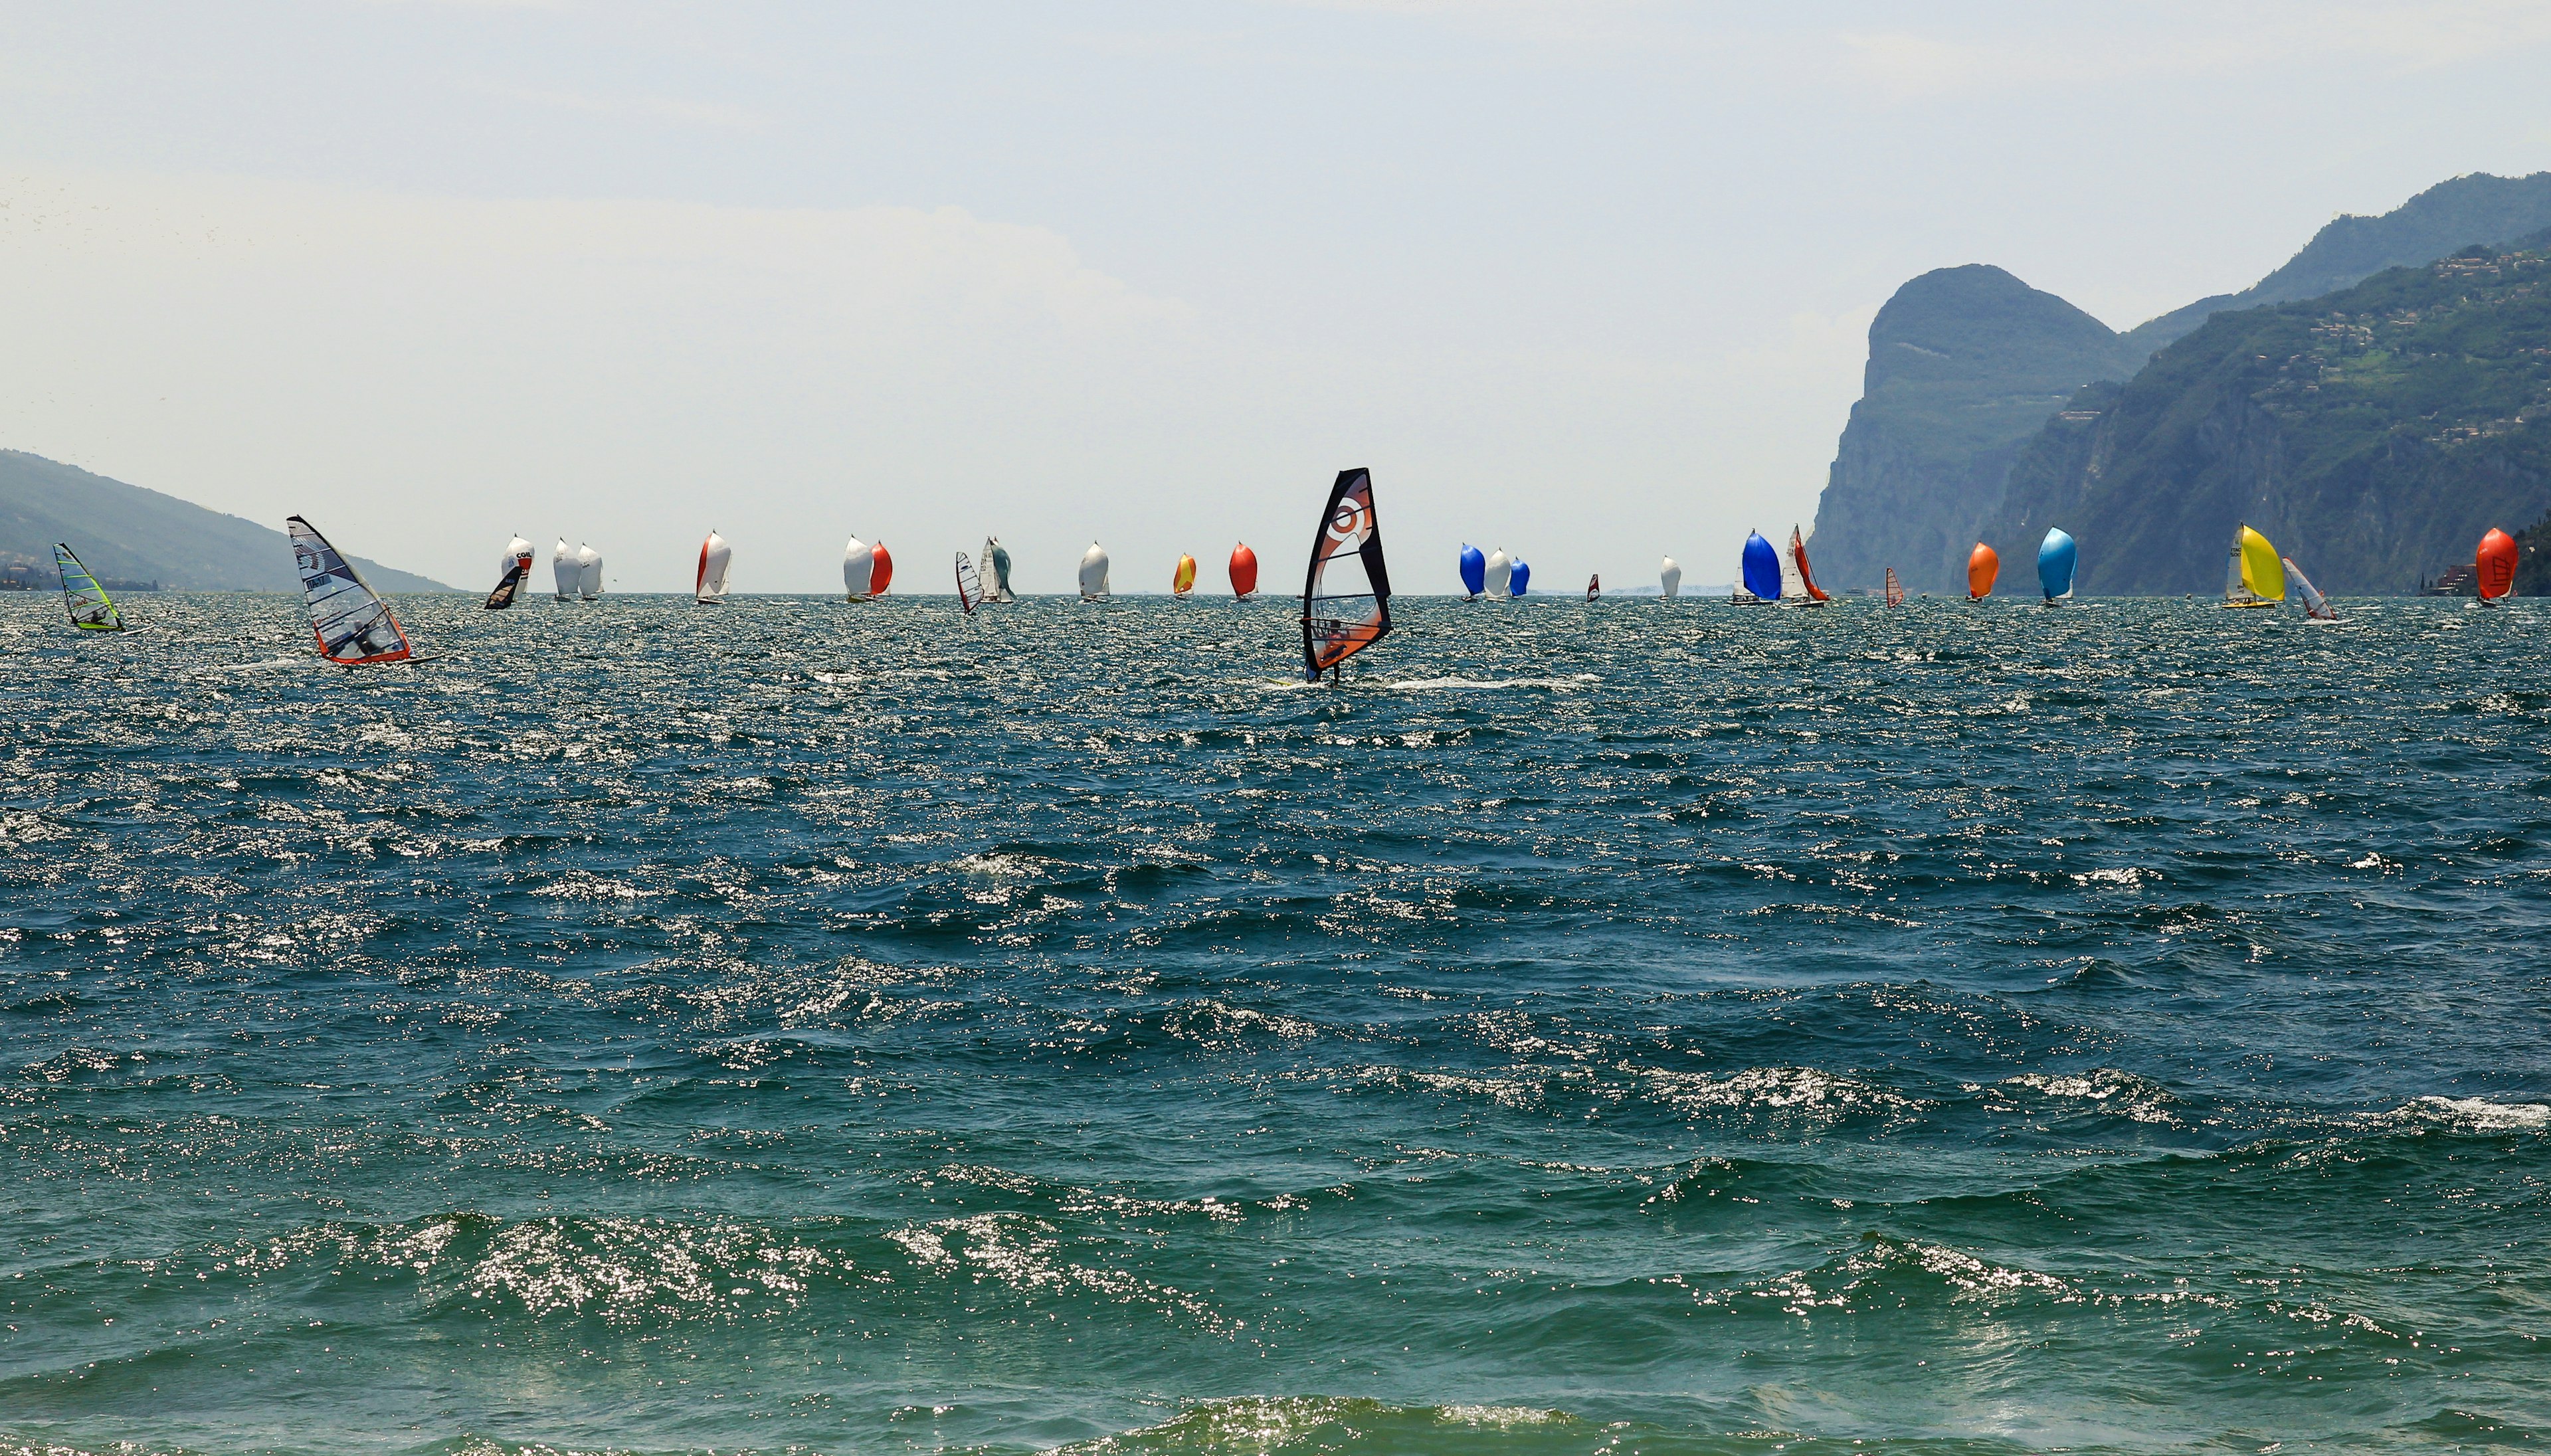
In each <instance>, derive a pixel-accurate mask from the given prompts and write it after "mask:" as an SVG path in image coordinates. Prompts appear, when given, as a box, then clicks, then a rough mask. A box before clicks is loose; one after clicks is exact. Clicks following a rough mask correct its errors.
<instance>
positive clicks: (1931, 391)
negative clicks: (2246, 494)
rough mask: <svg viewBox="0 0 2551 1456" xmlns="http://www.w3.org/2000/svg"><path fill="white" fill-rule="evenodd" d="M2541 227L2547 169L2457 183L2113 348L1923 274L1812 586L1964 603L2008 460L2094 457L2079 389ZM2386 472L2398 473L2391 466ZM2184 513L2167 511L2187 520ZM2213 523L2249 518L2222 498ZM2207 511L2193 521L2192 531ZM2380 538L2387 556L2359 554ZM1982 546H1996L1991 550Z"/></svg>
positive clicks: (1819, 542) (2057, 321)
mask: <svg viewBox="0 0 2551 1456" xmlns="http://www.w3.org/2000/svg"><path fill="white" fill-rule="evenodd" d="M2545 227H2551V172H2539V173H2535V174H2534V175H2532V176H2528V177H2493V176H2486V175H2473V176H2466V177H2457V178H2455V179H2453V180H2452V181H2449V182H2442V183H2439V184H2437V185H2436V186H2434V187H2430V188H2428V189H2427V190H2426V191H2424V192H2421V193H2419V194H2418V195H2417V196H2416V197H2413V198H2411V199H2409V201H2407V202H2405V203H2403V204H2401V205H2400V206H2399V207H2398V208H2396V209H2394V210H2393V211H2391V212H2389V213H2386V214H2384V215H2382V216H2381V217H2344V218H2339V219H2337V220H2336V221H2334V222H2332V223H2330V224H2329V225H2328V226H2326V227H2324V228H2322V229H2321V230H2320V232H2319V233H2318V234H2316V235H2315V236H2314V237H2313V238H2312V240H2311V242H2310V244H2309V245H2308V246H2306V247H2305V248H2304V249H2303V250H2302V251H2301V252H2300V253H2297V254H2296V255H2295V257H2294V258H2293V259H2292V260H2288V262H2287V263H2286V264H2285V265H2284V266H2283V267H2280V268H2278V269H2277V270H2276V271H2275V272H2273V273H2270V274H2269V275H2268V276H2267V277H2265V278H2262V279H2261V280H2260V281H2259V282H2258V283H2257V284H2256V285H2255V286H2253V287H2251V288H2249V289H2247V290H2245V291H2244V292H2241V293H2235V294H2221V295H2218V296H2216V297H2213V298H2207V299H2202V300H2199V301H2198V302H2196V303H2193V304H2190V305H2189V306H2188V307H2186V308H2183V309H2179V310H2176V311H2174V312H2172V313H2168V314H2165V315H2163V316H2162V317H2160V318H2158V319H2154V320H2152V321H2151V322H2149V323H2146V324H2144V325H2142V326H2141V327H2139V328H2137V329H2135V330H2134V331H2133V332H2132V333H2129V334H2125V335H2119V334H2115V333H2112V332H2110V331H2109V330H2108V328H2107V327H2106V326H2105V325H2103V324H2101V323H2100V322H2099V321H2098V320H2096V319H2093V318H2092V317H2091V316H2090V315H2088V314H2085V313H2083V312H2082V311H2081V310H2079V309H2077V308H2074V307H2073V306H2072V305H2071V304H2069V303H2066V302H2065V301H2064V300H2063V299H2061V298H2057V297H2055V296H2054V295H2053V294H2050V293H2042V292H2039V291H2038V290H2036V289H2034V288H2030V287H2029V286H2028V285H2026V284H2025V283H2022V282H2020V280H2019V279H2017V278H2014V277H2012V276H2011V275H2010V274H2008V273H2006V272H2003V271H2002V270H2001V269H1999V268H1993V267H1984V266H1970V267H1962V268H1944V269H1941V270H1939V271H1937V272H1931V273H1925V274H1923V275H1922V276H1921V277H1918V278H1915V279H1913V280H1912V281H1911V282H1909V283H1906V284H1905V285H1904V286H1903V287H1902V288H1900V289H1898V290H1897V291H1896V294H1895V297H1894V298H1892V299H1890V300H1889V301H1888V305H1887V307H1886V308H1885V309H1882V310H1880V312H1879V315H1878V319H1877V321H1876V322H1875V323H1874V324H1873V325H1872V326H1871V328H1870V334H1869V367H1868V372H1867V377H1866V380H1865V382H1864V385H1863V390H1864V392H1863V395H1862V398H1861V400H1860V402H1859V403H1858V404H1856V405H1854V406H1853V407H1852V412H1851V421H1850V423H1849V425H1847V426H1846V427H1845V428H1844V430H1843V434H1842V441H1841V444H1840V447H1839V448H1838V449H1837V451H1836V452H1835V457H1834V464H1833V468H1832V470H1831V471H1830V473H1829V474H1828V475H1827V477H1826V483H1825V489H1824V494H1823V497H1822V498H1821V499H1820V500H1819V501H1818V503H1817V507H1816V530H1815V538H1814V546H1815V561H1816V570H1817V573H1818V574H1819V575H1820V576H1824V577H1827V578H1829V579H1831V580H1832V581H1834V582H1835V583H1838V584H1842V585H1850V586H1857V585H1867V584H1873V583H1875V582H1876V581H1878V580H1879V579H1880V577H1881V576H1882V575H1883V574H1884V573H1885V571H1886V569H1887V568H1888V566H1893V567H1894V568H1895V569H1896V572H1897V574H1898V575H1900V576H1902V577H1903V578H1904V581H1905V584H1906V585H1907V586H1908V587H1911V588H1912V589H1914V590H1917V591H1944V590H1951V589H1963V583H1964V581H1965V580H1966V559H1967V552H1968V550H1969V549H1970V548H1971V547H1972V546H1973V545H1974V544H1975V542H1976V541H1977V540H1979V539H1981V538H1985V537H1987V536H1988V535H1989V533H1990V531H1996V530H1997V531H2003V532H2008V531H2011V530H2014V529H2017V525H2016V521H2017V517H2015V516H2013V515H2011V514H2010V513H2008V512H2006V511H2005V510H2004V509H2003V506H2004V502H2005V485H2006V482H2007V481H2008V480H2009V479H2010V478H2011V472H2012V469H2013V468H2014V462H2015V461H2017V460H2018V459H2019V458H2020V457H2021V456H2022V455H2023V454H2025V453H2031V452H2053V453H2055V454H2056V455H2058V456H2061V455H2062V454H2064V452H2066V451H2070V450H2080V451H2085V452H2088V451H2090V450H2092V449H2093V441H2092V438H2091V435H2092V431H2091V429H2090V426H2092V424H2093V423H2094V422H2095V421H2096V419H2097V412H2098V410H2099V409H2104V408H2106V407H2107V405H2106V404H2098V405H2097V407H2096V408H2092V407H2091V406H2092V403H2093V402H2092V401H2076V404H2075V405H2067V404H2066V400H2067V399H2068V398H2070V397H2071V396H2072V395H2073V394H2074V392H2075V391H2076V390H2077V389H2078V388H2079V387H2080V386H2081V385H2083V384H2085V383H2088V382H2092V381H2095V380H2122V379H2126V378H2130V377H2134V376H2135V374H2136V371H2137V370H2138V369H2140V368H2142V367H2144V365H2145V362H2146V361H2147V360H2149V359H2151V358H2152V357H2153V355H2154V351H2155V350H2158V349H2161V348H2162V347H2163V346H2165V345H2169V344H2171V343H2172V342H2173V341H2175V340H2179V339H2182V338H2184V337H2185V336H2187V335H2188V334H2189V333H2190V331H2191V330H2194V329H2195V328H2197V327H2198V326H2199V325H2200V324H2202V323H2204V322H2205V321H2206V320H2207V319H2208V318H2209V317H2211V316H2218V315H2221V314H2224V313H2226V312H2241V311H2244V310H2248V309H2252V308H2255V307H2258V306H2260V305H2265V304H2272V303H2279V302H2284V301H2288V300H2297V299H2305V298H2310V297H2314V296H2317V295H2320V294H2324V293H2327V292H2329V291H2331V290H2333V289H2338V288H2344V287H2348V286H2350V285H2352V284H2355V283H2357V282H2358V281H2360V280H2362V279H2364V278H2366V277H2368V276H2369V275H2371V274H2373V273H2375V272H2377V271H2378V270H2381V269H2384V268H2388V267H2393V266H2396V265H2400V264H2411V265H2424V264H2427V263H2430V262H2433V261H2434V260H2438V259H2441V258H2443V257H2445V256H2446V255H2447V254H2449V253H2452V252H2453V251H2454V250H2456V249H2458V248H2462V247H2464V246H2466V245H2469V244H2474V243H2490V244H2496V243H2501V242H2503V241H2505V240H2510V239H2516V238H2520V237H2523V236H2525V235H2527V234H2529V233H2531V232H2534V231H2536V230H2539V229H2542V228H2545ZM2110 402H2111V403H2112V402H2113V400H2111V401H2110ZM2217 403H2218V405H2219V406H2220V409H2221V410H2222V412H2223V413H2222V416H2221V418H2219V419H2217V420H2215V422H2214V424H2213V426H2212V430H2213V437H2214V438H2221V439H2231V438H2234V437H2239V438H2243V439H2247V440H2249V441H2250V442H2251V444H2250V445H2249V446H2248V447H2246V448H2251V449H2259V450H2265V449H2268V448H2271V442H2272V441H2273V439H2274V438H2275V437H2276V436H2277V434H2278V432H2277V431H2275V430H2271V429H2267V428H2266V427H2265V426H2264V425H2263V424H2262V422H2261V421H2259V420H2256V419H2251V418H2250V417H2248V416H2247V415H2246V414H2244V413H2243V408H2244V407H2243V406H2239V405H2237V404H2236V403H2234V402H2232V401H2229V400H2225V401H2218V402H2217ZM2077 406H2079V407H2077ZM2067 415H2069V416H2072V418H2066V416H2067ZM2041 428H2043V429H2044V430H2045V431H2046V432H2047V434H2046V438H2045V439H2043V440H2042V441H2041V440H2038V439H2037V438H2036V437H2037V436H2038V434H2039V431H2040V429H2041ZM2401 449H2403V450H2404V451H2405V450H2406V449H2407V447H2406V446H2405V445H2404V446H2402V447H2401ZM2398 468H2399V469H2407V468H2409V467H2408V466H2407V464H2406V462H2405V460H2404V461H2403V462H2402V463H2401V464H2400V466H2399V467H2398ZM2457 468H2461V467H2460V466H2458V467H2457ZM2032 469H2033V473H2032V478H2034V479H2038V480H2039V481H2040V482H2041V484H2042V483H2043V482H2044V480H2046V479H2047V478H2049V475H2048V471H2047V470H2046V469H2045V468H2032ZM2056 473H2058V474H2061V473H2062V472H2061V471H2058V472H2056ZM2271 473H2273V472H2271ZM2396 477H2397V476H2396V475H2386V476H2385V477H2384V478H2385V479H2387V480H2389V479H2393V478H2396ZM2261 478H2267V476H2262V477H2261ZM2047 488H2053V487H2047ZM2227 488H2229V487H2227ZM2333 488H2335V487H2333ZM2181 504H2182V505H2184V506H2186V508H2188V509H2196V508H2197V507H2196V506H2195V505H2194V497H2193V496H2192V497H2188V498H2186V499H2183V500H2182V501H2181ZM2058 508H2060V509H2070V508H2071V507H2069V506H2062V505H2059V504H2058V503H2056V502H2053V501H2051V500H2048V499H2040V500H2036V501H2033V502H2031V503H2029V505H2028V507H2027V509H2028V510H2030V511H2042V510H2044V509H2058ZM2222 508H2224V509H2231V510H2234V511H2236V512H2237V511H2239V510H2242V509H2248V508H2251V507H2250V506H2247V505H2245V504H2243V503H2242V502H2240V501H2238V500H2234V499H2232V498H2231V497H2226V498H2225V502H2223V503H2222ZM2262 508H2263V507H2262ZM2364 509H2365V510H2366V511H2367V512H2369V515H2368V517H2367V519H2366V521H2364V522H2363V523H2362V524H2361V532H2360V534H2362V535H2363V536H2364V537H2365V539H2366V540H2367V542H2368V543H2369V544H2368V546H2367V548H2366V550H2367V551H2369V552H2373V553H2378V554H2379V553H2380V552H2382V551H2388V550H2412V549H2414V550H2424V549H2426V548H2425V547H2424V546H2423V545H2422V544H2417V543H2413V542H2412V540H2411V539H2410V537H2408V536H2404V535H2401V534H2399V531H2398V529H2396V528H2394V527H2388V526H2385V525H2383V524H2382V521H2383V520H2384V518H2385V515H2386V512H2387V511H2388V510H2389V507H2386V506H2384V505H2383V504H2381V503H2380V502H2378V501H2374V500H2371V499H2370V498H2369V499H2367V500H2366V501H2365V502H2364ZM2214 513H2218V512H2215V511H2214V509H2213V508H2212V507H2208V508H2206V510H2205V512H2204V513H2203V518H2204V519H2206V520H2211V519H2212V515H2213V514H2214ZM2525 519H2526V520H2530V519H2532V518H2531V517H2530V516H2527V517H2525ZM2254 523H2255V522H2254ZM2190 525H2191V523H2190V522H2188V521H2179V522H2156V523H2153V524H2152V525H2151V527H2150V529H2151V530H2152V531H2153V532H2154V533H2155V534H2156V539H2157V540H2158V539H2171V538H2173V537H2174V536H2175V534H2176V533H2177V532H2179V531H2182V530H2185V529H2189V528H2190ZM2039 529H2040V531H2041V532H2042V530H2043V528H2042V527H2040V528H2039ZM2138 529H2142V528H2140V527H2139V528H2138ZM2510 529H2511V528H2510ZM2227 530H2228V528H2227ZM2387 532H2389V533H2390V534H2388V535H2387V534H2386V533H2387ZM2378 541H2382V542H2389V543H2391V544H2390V545H2388V546H2376V545H2374V544H2372V543H2375V542H2378ZM1994 545H1995V546H1996V547H2000V548H2003V549H2005V550H2006V549H2007V546H2006V543H2004V542H2001V541H1998V540H1996V541H1995V542H1994ZM2033 545H2034V543H2033V541H2032V543H2031V547H2032V549H2033ZM2023 559H2024V558H2023ZM2083 562H2084V566H2083V577H2082V580H2083V589H2084V590H2092V589H2107V590H2121V589H2126V588H2123V587H2120V586H2116V585H2113V584H2111V585H2108V586H2105V587H2094V585H2093V583H2094V582H2097V581H2098V580H2099V579H2100V578H2099V576H2098V574H2097V568H2096V566H2095V562H2096V557H2095V555H2094V554H2093V553H2092V548H2091V545H2090V543H2089V542H2087V541H2086V542H2085V543H2084V557H2083ZM2215 570H2217V571H2219V570H2220V564H2219V563H2218V564H2217V566H2216V568H2215ZM2392 578H2393V573H2389V572H2387V573H2386V574H2385V575H2384V577H2383V579H2385V580H2390V579H2392ZM2315 579H2317V577H2316V578H2315ZM2217 584H2218V585H2219V583H2217ZM2413 584H2414V573H2413ZM2358 589H2375V588H2373V587H2371V586H2367V587H2361V588H2358Z"/></svg>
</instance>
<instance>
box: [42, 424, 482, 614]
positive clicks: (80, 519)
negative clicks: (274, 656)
mask: <svg viewBox="0 0 2551 1456" xmlns="http://www.w3.org/2000/svg"><path fill="white" fill-rule="evenodd" d="M277 525H278V526H279V525H280V523H279V522H278V523H277ZM320 526H321V529H323V530H324V529H326V523H325V522H324V521H323V522H321V523H320ZM57 541H60V542H67V543H69V545H70V548H71V550H73V551H75V552H78V553H79V557H80V560H81V562H83V563H84V564H86V565H87V567H88V569H89V570H90V571H92V572H96V573H97V574H98V575H100V576H102V577H107V578H110V579H112V580H118V581H133V582H144V581H155V582H158V583H159V584H160V585H162V586H164V587H167V588H168V589H170V590H184V591H231V590H245V591H299V590H300V589H301V578H300V577H299V576H298V575H296V574H295V573H294V572H293V569H292V544H291V543H290V542H289V541H287V540H286V539H285V538H284V535H283V532H282V531H281V530H279V529H276V528H275V527H267V526H260V525H258V524H256V523H255V521H247V520H242V519H241V518H239V517H238V516H226V515H223V514H221V513H220V512H218V511H208V510H206V509H204V508H203V507H202V506H199V505H195V504H192V503H191V502H188V501H183V500H179V499H178V498H177V497H175V496H173V495H163V494H161V493H160V492H158V491H156V490H149V489H145V488H144V487H142V486H139V485H128V484H126V483H125V482H123V481H121V480H111V479H108V478H107V477H106V476H104V475H97V474H91V473H90V472H89V471H87V470H83V469H80V468H77V467H76V466H66V465H62V464H60V463H59V462H57V461H50V460H47V459H45V458H44V457H42V456H37V455H29V454H27V453H26V452H24V451H17V450H0V568H5V567H7V566H8V565H11V564H13V563H16V564H33V565H34V566H35V567H36V568H37V571H36V575H37V577H38V578H39V579H40V580H42V581H45V582H47V583H51V581H52V580H53V579H54V578H53V543H54V542H57ZM353 560H354V562H355V565H356V567H357V570H359V571H360V572H362V573H363V577H364V579H365V580H368V581H370V582H371V583H372V585H374V586H376V587H378V588H379V589H381V590H383V591H450V590H452V589H453V588H451V587H449V586H446V585H444V584H443V583H442V582H440V581H435V580H430V579H428V578H427V577H424V576H419V575H415V574H413V573H411V572H400V571H394V570H392V569H390V568H388V567H384V566H382V565H380V564H379V563H377V562H371V561H366V560H363V559H362V558H360V557H357V558H354V559H353Z"/></svg>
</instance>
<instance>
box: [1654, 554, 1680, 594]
mask: <svg viewBox="0 0 2551 1456" xmlns="http://www.w3.org/2000/svg"><path fill="white" fill-rule="evenodd" d="M1657 586H1658V588H1659V589H1660V590H1662V591H1663V592H1664V593H1665V598H1666V600H1668V601H1672V600H1674V599H1675V598H1676V597H1679V596H1681V595H1683V566H1682V564H1681V563H1679V562H1677V561H1676V560H1675V559H1674V558H1673V557H1667V558H1666V561H1665V565H1664V566H1662V567H1659V568H1657Z"/></svg>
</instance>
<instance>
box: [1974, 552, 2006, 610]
mask: <svg viewBox="0 0 2551 1456" xmlns="http://www.w3.org/2000/svg"><path fill="white" fill-rule="evenodd" d="M2000 574H2001V553H2000V552H1997V551H1995V550H1993V549H1992V548H1991V547H1990V546H1987V545H1985V544H1984V543H1983V542H1981V541H1979V542H1977V543H1976V549H1975V550H1973V551H1971V552H1968V553H1967V600H1969V601H1982V600H1984V599H1985V598H1986V597H1988V596H1990V595H1992V589H1993V578H1994V577H1996V576H1998V575H2000Z"/></svg>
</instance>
